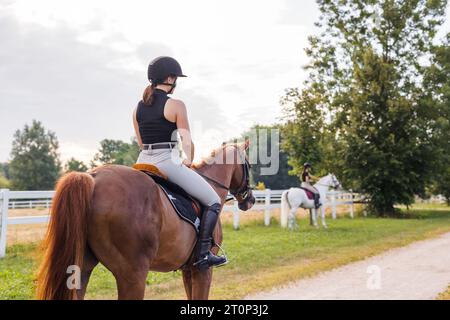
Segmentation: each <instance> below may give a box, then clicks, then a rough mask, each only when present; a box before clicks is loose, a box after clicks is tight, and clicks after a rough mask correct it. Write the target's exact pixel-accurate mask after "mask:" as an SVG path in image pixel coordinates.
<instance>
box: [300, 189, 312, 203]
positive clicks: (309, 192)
mask: <svg viewBox="0 0 450 320" xmlns="http://www.w3.org/2000/svg"><path fill="white" fill-rule="evenodd" d="M300 189H303V190H304V191H305V192H306V196H307V197H308V199H309V200H314V193H312V192H311V191H309V190H308V189H305V188H300Z"/></svg>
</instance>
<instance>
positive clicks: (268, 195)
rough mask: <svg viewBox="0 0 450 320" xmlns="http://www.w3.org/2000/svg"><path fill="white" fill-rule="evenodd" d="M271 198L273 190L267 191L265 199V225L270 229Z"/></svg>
mask: <svg viewBox="0 0 450 320" xmlns="http://www.w3.org/2000/svg"><path fill="white" fill-rule="evenodd" d="M270 197H271V190H270V189H266V199H265V207H266V210H265V213H264V225H265V226H266V227H268V226H269V225H270Z"/></svg>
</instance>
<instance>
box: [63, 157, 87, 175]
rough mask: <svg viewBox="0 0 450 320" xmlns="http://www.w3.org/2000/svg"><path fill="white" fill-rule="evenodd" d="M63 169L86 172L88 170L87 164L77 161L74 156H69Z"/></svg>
mask: <svg viewBox="0 0 450 320" xmlns="http://www.w3.org/2000/svg"><path fill="white" fill-rule="evenodd" d="M64 171H65V172H66V173H67V172H72V171H75V172H86V171H88V167H87V165H85V164H84V163H83V161H79V160H77V159H75V158H70V159H69V160H68V161H67V163H66V165H65V166H64Z"/></svg>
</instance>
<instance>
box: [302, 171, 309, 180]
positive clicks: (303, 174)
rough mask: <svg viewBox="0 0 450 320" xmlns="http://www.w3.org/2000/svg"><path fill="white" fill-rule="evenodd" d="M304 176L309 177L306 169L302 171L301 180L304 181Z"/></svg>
mask: <svg viewBox="0 0 450 320" xmlns="http://www.w3.org/2000/svg"><path fill="white" fill-rule="evenodd" d="M306 177H308V178H309V173H308V172H306V171H303V173H302V182H306Z"/></svg>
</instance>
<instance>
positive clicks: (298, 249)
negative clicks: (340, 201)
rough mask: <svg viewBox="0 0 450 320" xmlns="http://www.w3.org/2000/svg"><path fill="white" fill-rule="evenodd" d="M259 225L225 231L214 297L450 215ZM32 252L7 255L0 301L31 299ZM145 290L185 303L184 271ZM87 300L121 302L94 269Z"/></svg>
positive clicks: (389, 243) (310, 270)
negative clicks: (296, 226)
mask: <svg viewBox="0 0 450 320" xmlns="http://www.w3.org/2000/svg"><path fill="white" fill-rule="evenodd" d="M262 220H263V219H261V221H258V222H255V221H253V222H249V223H247V224H244V225H242V226H241V229H240V230H239V231H234V230H233V229H232V226H231V225H229V224H226V225H225V226H224V249H225V250H226V251H227V253H228V257H229V259H230V261H231V263H230V264H229V265H228V266H226V267H224V268H219V269H216V270H215V271H214V283H213V288H212V292H211V296H212V298H216V299H223V298H233V299H239V298H242V297H244V296H245V295H247V294H251V293H254V292H257V291H260V290H264V289H268V288H271V287H272V286H274V285H279V284H283V283H286V282H288V281H292V280H296V279H299V278H302V277H308V276H312V275H315V274H317V273H318V272H320V271H324V270H329V269H331V268H334V267H337V266H340V265H343V264H346V263H349V262H352V261H356V260H360V259H363V258H365V257H368V256H371V255H375V254H378V253H380V252H382V251H385V250H387V249H390V248H393V247H398V246H403V245H406V244H408V243H410V242H413V241H416V240H421V239H425V238H429V237H433V236H436V235H438V234H441V233H444V232H447V231H450V208H448V207H444V206H427V207H426V208H425V207H420V206H418V207H413V208H412V209H411V210H410V211H409V212H408V213H405V215H404V218H402V219H387V218H373V217H369V218H356V219H353V220H352V219H349V218H340V219H337V220H331V219H328V221H327V222H328V225H329V228H328V229H327V230H325V229H314V228H311V227H309V226H308V221H307V220H306V219H302V220H300V221H299V222H300V230H299V231H298V232H290V231H287V230H284V229H281V228H280V227H279V224H278V221H276V220H275V219H273V220H272V223H271V226H270V227H265V226H264V225H263V222H262ZM35 249H36V244H29V245H15V246H12V247H9V248H8V250H7V255H6V258H4V259H1V260H0V299H30V298H32V297H33V295H32V293H33V272H35V270H36V267H37V266H36V262H35V259H34V256H35ZM147 284H148V286H147V290H146V297H147V298H152V299H154V298H161V299H166V298H184V290H183V286H182V280H181V277H180V273H179V272H172V273H166V274H162V273H149V276H148V278H147ZM87 298H90V299H93V298H97V299H100V298H113V299H114V298H116V284H115V281H114V278H113V277H112V275H111V274H110V273H109V272H108V271H107V270H106V269H105V268H104V267H102V266H101V267H97V268H96V269H95V271H94V274H93V276H92V279H91V282H90V283H89V287H88V295H87Z"/></svg>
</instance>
